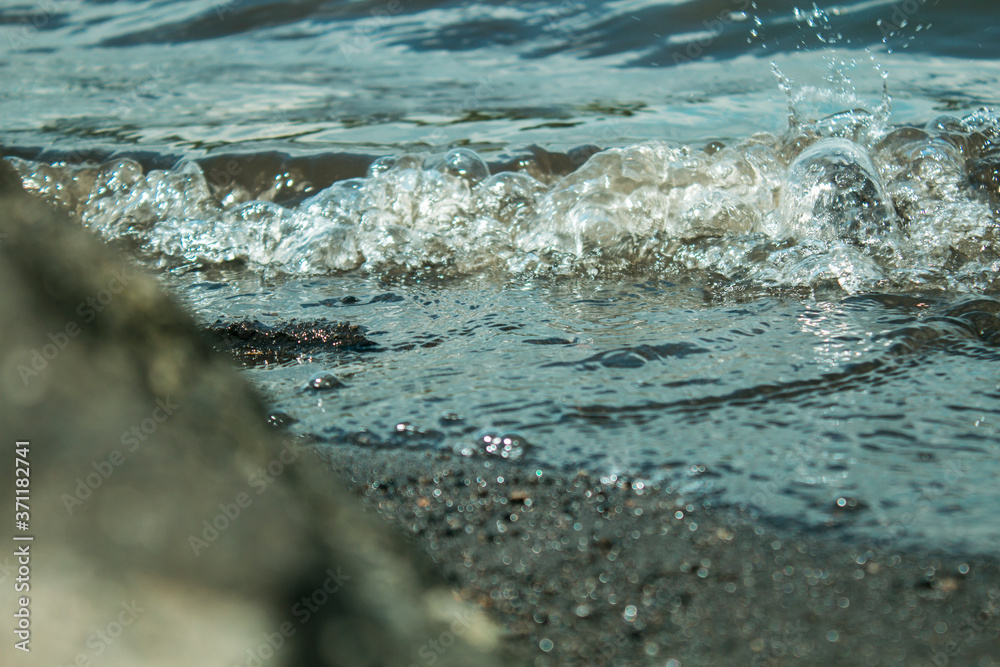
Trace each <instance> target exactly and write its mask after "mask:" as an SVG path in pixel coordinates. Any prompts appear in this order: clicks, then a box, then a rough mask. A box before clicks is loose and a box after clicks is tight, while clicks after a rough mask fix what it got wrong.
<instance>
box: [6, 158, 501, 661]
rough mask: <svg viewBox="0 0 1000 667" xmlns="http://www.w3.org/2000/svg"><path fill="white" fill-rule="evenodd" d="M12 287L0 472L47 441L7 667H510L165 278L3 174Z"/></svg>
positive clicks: (33, 493)
mask: <svg viewBox="0 0 1000 667" xmlns="http://www.w3.org/2000/svg"><path fill="white" fill-rule="evenodd" d="M0 284H2V285H3V289H2V290H0V437H2V439H3V440H2V442H0V445H2V447H0V451H2V452H3V454H2V456H0V460H2V464H0V465H2V466H3V468H4V469H5V470H9V469H10V468H12V467H14V463H15V462H14V458H15V451H14V450H15V441H19V440H26V441H29V442H30V448H29V449H30V466H31V467H30V470H31V476H30V494H29V497H30V499H29V501H28V504H29V507H30V521H29V528H28V530H27V531H17V530H14V532H15V533H16V534H18V535H31V536H33V537H34V541H32V542H30V543H19V542H11V540H10V538H9V537H8V538H7V539H6V542H7V544H8V546H7V547H4V548H3V550H2V551H0V566H2V567H0V578H2V580H3V581H2V585H3V587H4V588H5V589H7V590H11V591H12V590H13V587H14V579H15V577H16V569H17V564H16V558H15V557H14V556H13V551H14V548H15V547H16V546H18V545H23V544H30V554H31V558H30V580H29V582H28V583H29V584H30V591H29V592H24V593H19V594H18V595H24V596H27V597H29V598H30V604H29V609H30V611H31V626H30V627H31V639H30V648H31V652H30V654H28V653H23V652H21V651H19V650H16V649H15V648H14V646H13V644H14V639H13V638H12V635H11V628H13V626H14V624H13V621H12V619H13V613H14V611H16V609H17V607H15V606H14V605H15V604H16V598H15V597H13V596H11V595H8V594H6V590H5V595H4V596H3V599H4V602H3V613H2V617H3V618H4V619H6V620H5V621H4V622H3V626H4V627H3V635H4V636H5V637H6V639H5V641H4V642H3V644H2V647H0V663H2V664H5V665H12V664H17V665H21V664H25V665H31V664H39V665H42V664H44V665H71V664H77V665H90V664H100V665H136V664H141V665H146V666H151V665H179V664H195V665H226V666H227V667H233V666H236V665H242V666H246V667H254V666H257V667H260V666H261V665H351V666H356V665H390V664H392V665H397V664H398V665H411V664H417V665H424V664H431V663H433V664H435V665H473V664H474V665H494V664H501V662H502V661H501V660H500V659H499V658H498V657H497V654H496V647H497V645H498V641H499V640H498V630H497V628H496V627H495V626H494V625H493V624H492V623H491V622H490V621H489V620H488V619H486V618H485V617H484V616H483V615H482V614H481V613H480V612H479V611H478V609H476V608H474V607H472V606H470V605H469V604H467V603H465V602H463V601H461V600H460V599H458V598H457V597H456V596H455V595H454V594H453V593H452V592H451V591H450V589H448V588H447V587H445V586H443V585H440V584H439V583H436V582H435V580H434V578H433V576H432V575H431V574H429V572H428V571H427V570H426V569H425V567H426V566H425V565H424V564H423V561H421V560H419V559H416V558H414V556H413V555H412V554H411V552H410V548H409V547H408V546H407V545H406V544H405V543H403V542H402V541H401V540H400V539H399V538H398V537H397V536H396V535H394V534H390V533H389V532H388V531H387V529H386V528H385V526H384V525H383V524H382V523H381V522H380V521H379V520H378V519H377V517H373V516H370V515H367V514H363V513H362V512H361V510H360V509H359V508H358V506H356V504H355V502H354V499H352V498H348V497H346V496H345V494H344V492H343V491H341V490H340V488H339V484H338V480H336V479H335V478H333V477H332V476H331V475H330V473H329V472H327V471H326V469H325V468H324V467H323V466H322V465H321V464H320V463H319V461H318V460H317V459H316V458H315V456H314V455H313V454H312V453H311V452H310V451H309V450H308V449H303V448H298V447H295V446H294V445H293V444H292V443H286V442H281V441H279V439H278V438H277V436H276V435H275V433H274V432H272V431H271V430H270V429H269V428H268V427H267V426H266V425H265V423H264V418H263V413H262V411H261V409H260V406H259V404H258V402H257V400H256V399H255V397H254V396H253V394H252V393H251V392H250V391H249V390H248V388H247V387H246V385H245V384H244V383H243V382H242V380H241V379H240V378H239V377H237V376H236V374H235V373H234V372H233V371H232V370H230V368H229V366H228V363H227V362H226V361H225V360H221V359H220V358H217V357H216V356H215V355H214V354H213V353H211V352H210V351H209V349H208V347H207V346H206V344H205V343H204V342H203V341H202V340H201V339H200V338H199V336H198V335H197V334H196V333H195V329H194V327H193V324H192V322H191V321H190V320H189V318H188V317H187V316H186V315H185V314H184V313H183V312H182V311H181V310H180V309H179V308H178V307H177V306H175V305H174V304H173V303H172V301H171V300H170V299H169V298H168V297H166V296H165V295H164V293H163V292H162V291H161V290H160V289H158V287H157V285H156V283H155V281H154V280H152V279H151V278H149V277H148V276H144V275H142V274H141V273H140V272H139V271H138V270H136V269H135V268H132V267H129V266H128V264H127V262H123V261H121V260H120V259H119V258H117V257H115V256H114V253H113V252H112V251H111V250H110V249H109V248H107V247H105V246H104V245H102V244H101V243H99V242H98V241H96V240H95V239H94V238H92V237H91V236H90V235H89V234H88V233H87V232H86V231H85V230H83V229H81V228H80V227H79V225H77V224H75V223H73V222H72V221H70V220H69V219H67V218H66V217H65V216H64V215H62V214H61V213H59V212H57V211H55V210H53V209H51V208H49V207H48V206H46V205H45V204H43V203H42V202H40V201H39V200H37V199H35V198H34V197H31V196H29V195H27V194H25V193H24V192H23V191H22V190H21V186H20V180H19V179H18V177H17V175H16V174H15V173H14V172H13V169H11V168H10V165H9V164H8V163H6V162H5V161H3V160H0ZM11 477H12V473H5V478H6V479H8V480H10V479H11ZM4 489H5V491H4V495H5V498H4V505H5V506H6V507H8V511H10V510H11V509H12V505H13V504H14V501H13V495H14V493H13V490H12V487H11V486H9V485H8V484H4ZM8 516H9V514H8ZM8 521H9V520H8ZM8 525H11V524H8ZM12 528H13V527H12ZM5 532H6V531H5ZM11 545H13V546H11Z"/></svg>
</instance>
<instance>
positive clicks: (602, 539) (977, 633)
mask: <svg viewBox="0 0 1000 667" xmlns="http://www.w3.org/2000/svg"><path fill="white" fill-rule="evenodd" d="M318 453H319V458H320V459H321V460H322V461H323V462H324V463H325V464H326V465H327V466H329V467H330V468H331V469H332V470H333V471H335V472H336V473H338V475H339V476H340V477H342V478H343V479H344V482H345V483H346V484H347V485H348V487H349V489H350V490H351V492H352V493H354V494H355V495H358V496H360V497H361V499H362V501H363V503H364V506H365V507H366V509H368V510H369V511H371V510H374V511H377V512H378V513H379V514H380V515H381V516H382V517H383V518H384V519H386V520H387V521H389V523H391V524H393V525H394V526H395V527H396V528H398V529H401V530H402V531H403V532H404V533H405V534H407V535H408V536H409V538H410V539H411V540H412V541H414V542H415V543H416V545H417V546H418V548H419V549H420V550H421V551H423V552H424V553H425V554H427V555H429V556H430V558H431V559H432V560H433V561H434V563H435V566H436V568H437V569H438V570H439V571H440V573H441V574H442V575H443V576H444V578H445V580H446V581H447V582H448V583H449V584H450V585H452V586H453V587H454V588H455V589H456V590H457V591H458V592H459V594H460V595H461V596H462V597H463V598H465V599H467V600H471V601H474V602H476V603H478V604H479V605H480V606H482V607H484V608H486V609H487V610H488V611H489V612H490V613H492V614H493V615H494V617H495V618H496V619H497V621H498V622H499V623H500V624H501V625H502V626H503V627H504V629H505V633H506V635H505V643H506V644H507V648H508V649H509V650H511V651H512V652H513V653H515V654H517V655H520V656H521V657H522V658H524V659H525V660H526V661H528V662H529V663H530V662H534V664H536V665H584V664H588V665H589V664H593V665H645V664H650V665H653V664H656V665H664V664H668V665H671V666H672V667H677V666H678V665H683V666H685V667H688V666H690V665H713V664H723V662H722V661H723V660H725V661H726V662H725V664H752V665H784V664H793V663H796V664H855V665H866V664H870V665H882V664H904V665H934V666H936V667H942V666H944V665H973V664H974V665H983V666H985V665H998V664H1000V662H998V660H1000V657H998V656H1000V560H998V559H995V558H990V557H975V558H973V557H969V558H966V557H962V556H958V555H946V554H935V553H933V551H932V550H924V551H922V552H918V551H916V550H904V549H901V548H900V549H891V548H890V549H887V550H885V551H881V550H876V549H875V548H874V547H873V546H871V545H865V544H864V543H863V542H859V543H858V545H853V544H852V545H849V546H845V545H842V544H839V543H838V542H836V541H834V540H830V539H824V538H823V537H821V536H820V537H817V536H811V535H805V534H796V533H795V532H793V531H786V530H781V529H776V528H774V527H770V526H765V525H764V524H762V523H761V522H755V521H753V520H752V519H751V518H750V517H749V516H747V515H746V514H744V513H741V512H739V511H737V510H733V509H725V508H723V509H706V508H704V507H700V506H695V505H693V504H688V503H687V501H681V500H680V498H679V496H677V495H675V494H670V493H667V492H666V491H664V490H663V489H661V488H659V487H658V486H656V485H652V486H645V485H640V484H635V485H634V486H633V484H632V483H629V482H625V481H623V480H619V481H618V483H617V484H613V485H608V484H603V483H601V481H600V480H599V479H596V478H594V477H592V476H589V475H586V474H583V473H578V474H575V475H573V474H570V473H565V472H560V471H550V470H539V469H538V468H537V467H532V466H528V465H526V464H519V463H517V462H511V461H506V460H493V459H485V458H481V457H475V458H464V457H461V456H458V455H450V454H447V453H426V452H419V451H412V450H384V449H378V450H363V449H359V448H357V447H353V446H322V447H319V448H318ZM500 480H502V481H500ZM640 486H641V488H639V487H640ZM671 661H673V662H671ZM831 661H834V662H831ZM427 664H430V663H427Z"/></svg>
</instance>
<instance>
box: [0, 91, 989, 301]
mask: <svg viewBox="0 0 1000 667" xmlns="http://www.w3.org/2000/svg"><path fill="white" fill-rule="evenodd" d="M786 83H787V82H786ZM789 86H790V84H789ZM789 94H790V106H791V107H792V117H791V123H790V126H789V129H788V131H787V132H785V133H784V134H781V135H773V134H766V133H761V134H755V135H753V136H751V137H748V138H745V139H743V140H741V141H738V142H735V143H732V144H730V145H725V144H723V143H722V142H712V143H711V144H709V145H708V146H706V147H705V148H704V149H702V148H698V147H693V146H685V145H678V144H673V143H668V142H664V141H646V142H642V143H638V144H634V145H631V146H625V147H621V148H613V149H609V150H604V151H600V152H598V153H596V154H594V155H592V156H591V157H590V159H589V160H588V161H587V162H586V163H585V164H584V165H583V166H582V167H580V168H579V169H577V170H576V171H574V172H573V173H570V174H569V175H567V176H565V177H564V178H562V179H560V180H556V181H555V182H554V183H552V184H548V183H544V182H542V181H540V180H538V179H537V178H535V177H534V176H533V175H531V174H529V173H528V172H526V171H503V172H499V173H495V174H492V175H491V174H490V167H489V166H488V165H487V163H486V161H485V160H484V159H483V157H482V156H480V155H478V154H477V153H475V152H474V151H472V150H470V149H466V148H458V149H454V150H451V151H449V152H447V153H445V154H439V155H431V156H423V155H408V154H404V155H398V156H388V157H384V158H381V159H379V160H376V161H375V162H374V163H373V164H372V165H371V167H370V169H369V173H368V175H367V176H366V177H364V178H355V179H350V180H345V181H340V182H337V183H334V184H333V185H331V186H330V187H328V188H326V189H324V190H322V191H320V192H317V193H315V194H313V195H312V196H311V197H309V198H308V199H305V200H303V201H301V202H300V203H298V204H297V205H293V206H281V205H279V204H277V203H274V202H271V201H244V202H242V203H232V202H230V203H226V204H223V203H220V202H219V201H217V200H216V199H215V198H213V194H212V191H211V188H210V187H209V184H208V183H207V182H206V178H205V175H204V174H203V173H202V171H201V168H200V167H199V166H198V164H197V163H195V162H184V163H182V164H180V165H178V166H177V167H175V168H174V169H171V170H166V171H164V170H155V169H154V170H150V171H148V172H143V170H142V168H141V167H140V165H139V164H138V163H136V162H134V161H131V160H128V159H118V160H113V161H111V162H108V163H105V164H103V165H97V166H95V165H82V166H79V165H78V166H71V165H45V164H38V163H33V162H29V161H24V160H19V159H15V158H11V160H12V162H13V163H14V164H15V166H16V167H17V168H18V170H19V171H20V173H21V175H22V178H23V179H24V182H25V184H26V186H27V187H28V188H30V189H34V190H36V191H38V192H40V193H41V194H43V195H44V196H47V197H49V198H50V199H52V200H54V201H56V202H58V203H59V204H61V205H63V206H64V207H66V208H69V209H70V210H71V211H72V212H73V213H74V214H75V215H76V216H77V217H78V219H79V220H80V221H81V222H82V223H83V224H84V225H86V226H88V227H90V228H92V229H94V230H95V231H97V232H98V233H100V234H101V235H103V236H105V237H106V238H113V239H128V240H131V241H132V242H133V243H135V244H137V245H138V246H139V247H140V248H141V250H142V252H144V253H145V254H147V255H148V256H151V257H158V258H160V259H161V261H165V262H172V263H174V264H178V263H179V264H185V263H205V262H208V263H213V262H214V263H226V262H242V263H245V264H247V265H249V266H250V267H251V268H256V269H259V270H263V271H265V272H272V273H274V272H277V273H285V274H291V275H304V274H324V273H331V272H333V273H336V272H342V271H350V270H357V269H360V270H362V271H365V272H368V273H371V274H374V275H381V274H385V273H391V274H398V273H400V272H404V273H405V272H420V271H426V270H428V269H430V270H432V271H434V272H436V273H437V274H442V275H443V274H449V275H462V274H469V273H478V272H482V271H498V272H500V273H501V274H506V275H523V274H532V275H536V274H551V273H557V274H561V273H570V274H573V273H576V274H586V273H589V274H598V273H599V274H603V275H613V274H616V273H618V274H636V273H643V272H647V273H648V272H653V273H657V274H667V275H670V274H682V273H690V272H695V273H702V274H707V275H713V276H719V277H722V278H725V279H727V280H728V281H730V282H733V283H736V284H740V285H744V286H749V287H757V288H765V289H769V288H799V287H807V288H816V287H820V286H828V285H833V286H837V287H839V288H841V289H843V290H846V291H848V292H858V291H864V290H871V289H891V288H903V289H905V288H907V287H915V288H920V289H924V288H927V287H932V286H939V287H944V288H949V289H958V290H977V289H984V288H986V287H988V286H989V285H990V284H992V280H993V276H994V275H995V274H996V271H997V269H998V268H1000V252H998V249H997V245H996V238H995V237H996V228H997V218H996V216H997V210H998V206H1000V203H998V202H1000V186H998V185H997V184H998V183H1000V176H998V174H1000V148H998V145H997V144H998V142H1000V120H998V116H997V114H996V113H995V112H993V111H992V110H989V109H984V110H981V111H978V112H976V113H973V114H971V115H969V116H967V117H966V118H961V119H959V118H950V117H943V118H939V119H936V120H934V121H933V122H931V123H928V124H926V125H924V126H903V127H893V126H890V125H889V124H888V123H887V122H886V118H887V114H888V107H887V104H885V105H883V106H884V107H885V108H881V107H880V108H879V109H878V110H876V112H875V113H870V112H867V111H865V110H863V109H854V110H849V111H843V112H838V113H834V114H832V115H825V116H818V115H816V114H815V113H814V112H815V111H816V110H817V109H819V108H821V107H822V106H823V105H824V104H827V103H830V102H831V100H833V98H830V95H831V94H832V93H830V91H825V92H823V93H816V92H815V91H812V92H810V91H807V90H805V89H803V90H800V91H799V92H798V93H796V94H795V95H791V93H789ZM811 94H814V96H815V97H816V99H813V102H817V104H813V105H810V104H807V103H806V102H807V101H808V100H807V98H809V96H810V95H811ZM834 97H836V96H834ZM793 98H794V99H793ZM819 98H822V99H819ZM828 98H829V99H828ZM838 100H839V101H843V100H840V98H837V99H836V100H833V101H834V102H836V101H838ZM234 201H235V200H234Z"/></svg>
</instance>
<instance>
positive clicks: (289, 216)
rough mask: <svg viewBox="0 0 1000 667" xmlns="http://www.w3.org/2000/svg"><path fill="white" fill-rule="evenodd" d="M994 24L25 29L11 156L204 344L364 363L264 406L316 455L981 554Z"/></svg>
mask: <svg viewBox="0 0 1000 667" xmlns="http://www.w3.org/2000/svg"><path fill="white" fill-rule="evenodd" d="M997 13H998V9H997V8H996V7H995V6H994V5H992V4H986V3H979V4H973V3H970V4H968V5H967V6H963V7H961V8H955V7H951V6H949V7H947V8H945V7H942V6H940V5H939V4H936V3H933V2H919V0H912V1H911V2H906V3H883V2H865V3H860V2H857V3H846V4H841V5H837V6H836V7H832V6H830V7H824V8H817V7H814V6H812V5H810V6H809V7H808V8H805V7H802V8H796V7H795V5H794V3H766V4H765V3H763V2H760V3H756V4H752V3H748V2H745V1H744V0H736V1H733V2H705V3H690V2H673V3H645V2H572V1H568V0H566V1H563V2H561V3H554V2H540V3H527V4H519V5H517V6H511V5H508V4H503V3H471V4H468V3H429V2H417V1H415V0H413V1H411V2H404V1H400V2H388V3H371V2H355V3H343V2H298V3H270V2H251V1H249V0H248V1H246V2H226V3H221V2H219V3H209V2H193V1H192V2H171V3H160V2H153V1H147V2H129V3H100V2H83V1H78V0H66V1H65V2H60V3H55V4H53V5H52V6H51V7H48V8H45V7H43V8H41V9H37V8H27V7H20V8H19V7H8V8H5V9H3V10H0V65H2V66H3V71H4V73H5V74H4V84H5V85H4V87H3V89H2V90H0V146H2V150H3V152H4V153H5V154H6V155H7V156H8V159H10V160H11V161H12V162H13V163H14V165H15V167H16V168H17V169H18V170H19V171H20V173H21V175H22V177H23V179H24V182H25V185H26V186H27V187H28V188H30V189H34V190H36V191H38V192H39V193H40V194H42V195H43V196H45V197H47V198H49V199H51V200H52V201H55V202H57V203H59V204H60V205H61V206H64V207H65V208H67V209H68V210H70V211H71V212H72V214H73V215H74V216H75V218H76V219H77V220H79V221H80V223H81V224H83V225H86V226H88V227H90V228H92V229H94V230H95V231H96V232H97V233H99V234H101V235H102V236H103V237H105V238H107V239H109V240H111V241H112V242H113V243H115V244H116V246H117V247H119V248H121V249H122V250H123V251H125V252H128V253H130V254H131V255H133V256H134V257H136V258H137V259H138V260H139V261H141V262H142V263H143V264H144V265H146V266H147V267H149V269H150V270H151V271H154V272H155V273H157V274H158V275H159V276H160V277H161V279H162V281H163V283H164V284H165V285H167V286H168V287H169V288H170V289H172V290H173V291H174V292H175V293H176V294H177V295H178V297H179V298H180V299H181V300H183V301H184V302H186V303H187V304H188V305H189V306H190V307H191V308H192V309H193V310H194V312H195V313H196V316H197V317H198V318H199V320H201V321H202V322H203V323H206V324H208V323H211V322H215V321H217V320H218V319H220V318H221V319H222V321H224V322H227V321H235V320H239V319H242V318H250V319H257V320H261V321H262V322H265V323H268V324H271V325H275V326H281V325H282V324H283V323H287V322H289V321H291V320H297V321H300V322H301V321H306V322H312V321H318V320H328V321H350V322H351V323H354V324H358V325H360V326H362V327H363V328H364V330H365V332H366V334H365V335H366V336H367V337H368V338H369V340H371V341H372V342H373V343H375V347H372V348H368V349H364V350H353V351H337V350H330V351H323V350H311V351H309V352H305V353H302V354H300V355H299V356H298V357H297V358H295V359H294V360H292V361H285V362H282V363H278V364H269V365H262V366H257V367H253V368H248V369H246V371H245V372H246V375H247V377H248V378H249V379H250V380H251V381H252V382H254V383H255V384H256V385H257V386H258V387H260V388H261V390H262V391H263V392H264V394H265V395H266V396H267V397H268V400H269V402H270V403H271V408H272V410H273V411H274V412H276V413H278V412H280V413H282V415H283V416H282V417H281V420H282V421H286V422H289V423H290V426H289V428H290V429H292V430H293V431H294V432H297V433H301V434H305V435H308V436H310V437H312V438H314V439H316V441H317V442H319V443H321V444H323V445H329V446H353V447H367V448H418V449H427V450H434V451H439V450H444V451H448V452H453V453H454V454H455V455H456V456H470V457H482V458H486V457H491V456H507V457H512V458H517V459H519V460H521V461H524V462H525V463H526V464H530V465H537V466H557V467H563V468H568V469H575V468H582V469H586V470H589V471H593V472H597V473H599V474H601V475H604V476H606V477H608V478H609V479H610V478H612V477H613V476H619V475H627V476H630V477H641V478H644V479H648V480H659V481H661V482H662V483H664V484H666V485H668V486H670V487H671V488H673V489H675V490H678V491H680V492H681V493H683V494H685V495H688V496H690V497H692V498H695V497H697V498H700V499H702V500H703V501H707V502H711V503H715V504H734V505H740V506H744V507H747V508H750V509H751V510H752V511H755V512H758V513H759V514H760V516H761V517H762V518H764V519H767V520H772V521H776V522H781V523H787V524H792V525H796V526H804V527H808V528H810V529H812V530H823V531H827V532H829V533H830V534H831V535H836V536H838V537H840V538H843V539H850V538H853V537H854V536H858V535H861V536H865V537H867V538H871V539H878V540H882V542H883V543H884V544H887V545H888V544H912V543H930V544H933V545H935V546H938V547H941V548H946V549H951V550H958V551H970V552H975V551H983V552H985V551H992V550H993V549H994V548H995V545H996V543H997V540H998V537H1000V526H998V525H997V523H996V522H995V521H994V520H993V517H992V508H993V507H994V506H995V504H996V502H997V500H998V492H997V490H996V484H995V483H994V482H993V480H994V479H995V478H996V476H997V473H998V472H1000V462H998V457H1000V451H998V444H997V443H998V440H997V433H996V429H997V421H996V419H997V417H996V415H997V411H998V408H1000V402H998V398H1000V380H998V379H997V378H998V373H997V371H998V370H1000V367H998V366H997V365H995V364H997V361H998V359H997V344H998V343H1000V335H998V334H997V332H998V331H1000V328H998V325H997V313H998V312H1000V301H996V300H995V299H996V294H995V292H996V287H995V277H996V275H997V271H998V269H1000V252H998V247H997V238H996V236H997V215H998V201H1000V185H998V184H1000V176H998V174H1000V149H998V148H997V143H998V142H1000V116H998V115H997V114H996V113H995V112H994V111H993V110H992V105H996V104H997V100H996V96H997V90H1000V88H998V85H997V83H998V79H1000V77H998V72H1000V67H998V66H1000V60H998V59H1000V53H998V48H1000V47H997V46H996V45H997V44H998V42H997V40H996V39H995V34H994V33H995V32H996V26H997V25H1000V22H998V21H997V20H995V19H996V18H997ZM376 158H378V159H376ZM323 374H333V375H335V376H336V377H337V378H339V379H340V380H341V382H342V383H343V386H342V387H340V388H338V389H335V390H331V391H320V392H318V391H315V390H313V389H309V388H307V385H308V383H309V381H310V380H311V379H312V378H314V377H316V376H319V375H323Z"/></svg>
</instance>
